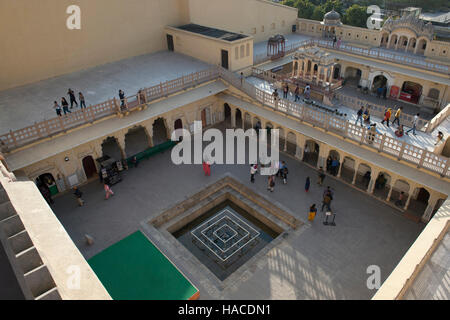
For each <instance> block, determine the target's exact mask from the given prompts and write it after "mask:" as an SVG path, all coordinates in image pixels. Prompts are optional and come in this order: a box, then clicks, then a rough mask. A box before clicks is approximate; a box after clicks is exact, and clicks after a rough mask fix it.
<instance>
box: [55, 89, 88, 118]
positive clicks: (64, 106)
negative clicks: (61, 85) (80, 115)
mask: <svg viewBox="0 0 450 320" xmlns="http://www.w3.org/2000/svg"><path fill="white" fill-rule="evenodd" d="M67 94H68V95H69V101H70V109H73V105H74V104H75V105H76V106H77V107H78V106H79V107H80V108H81V109H83V108H85V109H86V100H85V99H84V95H83V93H82V92H81V91H80V92H78V99H79V100H80V105H78V102H77V99H76V97H75V92H74V91H73V90H72V89H70V88H69V90H68V91H67ZM53 108H54V109H55V111H56V115H57V116H58V117H62V112H64V115H67V114H68V113H72V111H70V110H69V103H68V102H67V100H66V98H65V97H61V104H59V103H58V101H54V105H53Z"/></svg>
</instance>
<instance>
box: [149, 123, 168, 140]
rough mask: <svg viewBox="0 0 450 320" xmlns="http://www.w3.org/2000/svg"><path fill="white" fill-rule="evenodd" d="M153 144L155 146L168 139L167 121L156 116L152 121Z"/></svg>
mask: <svg viewBox="0 0 450 320" xmlns="http://www.w3.org/2000/svg"><path fill="white" fill-rule="evenodd" d="M152 131H153V145H155V146H157V145H159V144H161V143H164V142H166V141H167V140H169V137H168V134H167V122H166V119H164V118H158V119H156V120H155V121H154V122H153V125H152Z"/></svg>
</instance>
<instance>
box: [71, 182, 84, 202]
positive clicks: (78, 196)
mask: <svg viewBox="0 0 450 320" xmlns="http://www.w3.org/2000/svg"><path fill="white" fill-rule="evenodd" d="M73 194H74V195H75V198H76V199H77V201H78V205H79V206H80V207H81V206H83V205H84V200H83V199H82V198H81V197H82V196H83V192H81V190H80V189H78V187H73Z"/></svg>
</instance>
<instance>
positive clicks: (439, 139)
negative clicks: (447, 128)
mask: <svg viewBox="0 0 450 320" xmlns="http://www.w3.org/2000/svg"><path fill="white" fill-rule="evenodd" d="M442 140H444V134H443V133H442V131H439V132H438V134H437V141H436V143H435V144H434V145H437V144H438V143H439V142H441V141H442Z"/></svg>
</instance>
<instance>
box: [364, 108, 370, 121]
mask: <svg viewBox="0 0 450 320" xmlns="http://www.w3.org/2000/svg"><path fill="white" fill-rule="evenodd" d="M363 120H364V122H366V123H368V124H370V112H369V109H368V108H366V110H365V111H364V113H363Z"/></svg>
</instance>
